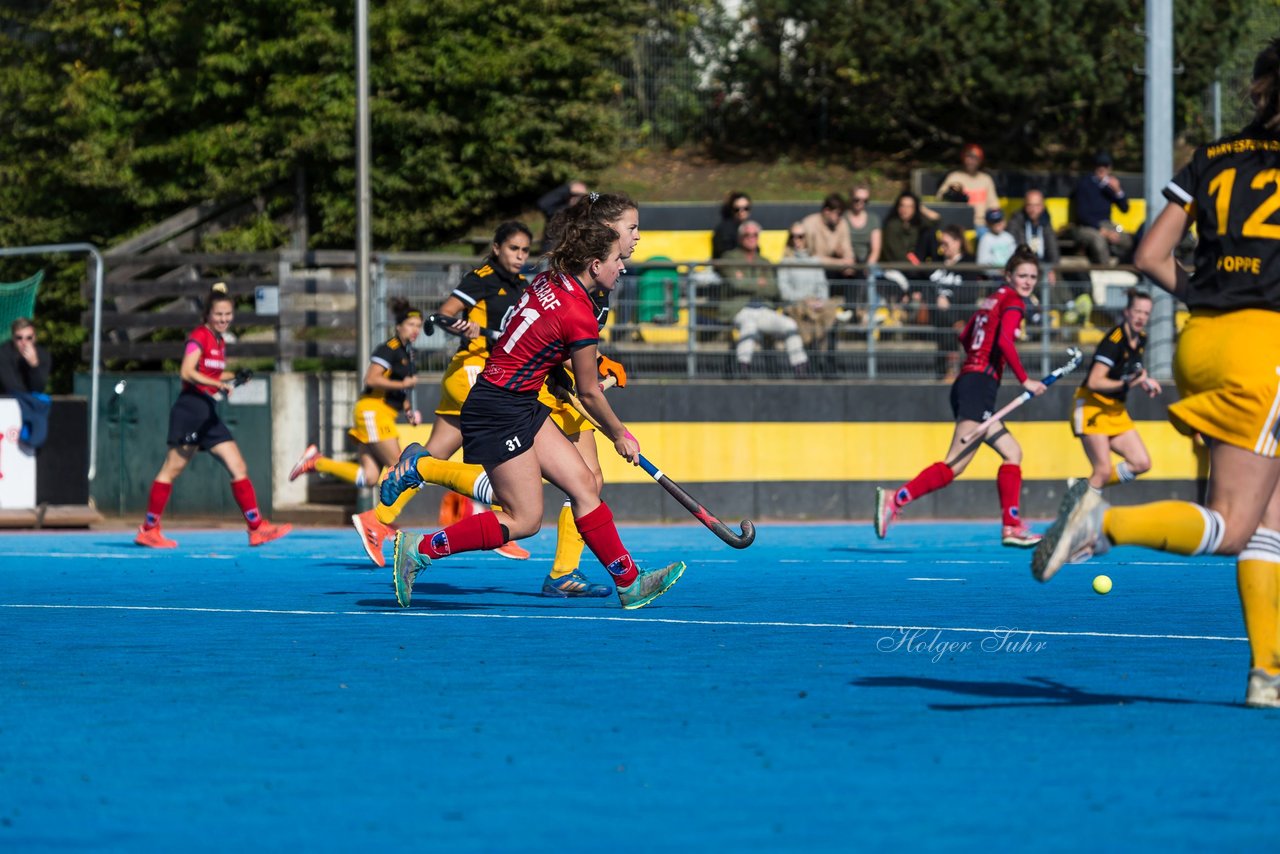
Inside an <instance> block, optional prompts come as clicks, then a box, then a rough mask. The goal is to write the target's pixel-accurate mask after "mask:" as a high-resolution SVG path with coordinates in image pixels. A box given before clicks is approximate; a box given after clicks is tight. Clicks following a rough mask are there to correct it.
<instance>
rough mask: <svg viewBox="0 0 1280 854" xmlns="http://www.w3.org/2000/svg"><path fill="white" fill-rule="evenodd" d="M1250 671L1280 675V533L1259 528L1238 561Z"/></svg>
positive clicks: (1238, 579)
mask: <svg viewBox="0 0 1280 854" xmlns="http://www.w3.org/2000/svg"><path fill="white" fill-rule="evenodd" d="M1236 584H1237V585H1238V586H1239V588H1240V607H1241V609H1242V610H1243V611H1244V628H1245V632H1246V633H1247V634H1248V635H1249V651H1250V654H1251V663H1250V667H1261V668H1262V669H1264V670H1266V671H1267V672H1268V673H1280V532H1276V531H1272V530H1270V529H1267V528H1259V529H1258V530H1257V531H1255V532H1254V535H1253V537H1252V538H1251V539H1250V540H1249V543H1248V545H1246V546H1245V547H1244V551H1242V552H1240V557H1239V559H1238V560H1237V561H1236Z"/></svg>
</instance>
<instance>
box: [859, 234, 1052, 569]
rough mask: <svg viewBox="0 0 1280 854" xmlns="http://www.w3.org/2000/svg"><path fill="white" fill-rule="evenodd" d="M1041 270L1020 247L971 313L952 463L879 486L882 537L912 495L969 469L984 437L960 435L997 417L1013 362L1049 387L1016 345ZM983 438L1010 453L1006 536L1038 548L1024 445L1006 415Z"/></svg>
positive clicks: (1003, 473)
mask: <svg viewBox="0 0 1280 854" xmlns="http://www.w3.org/2000/svg"><path fill="white" fill-rule="evenodd" d="M1039 277H1040V263H1039V259H1038V258H1037V257H1036V255H1035V253H1034V252H1032V251H1031V250H1030V249H1028V248H1027V247H1026V246H1019V247H1018V249H1017V251H1015V252H1014V253H1013V256H1012V257H1011V258H1010V259H1009V261H1008V263H1007V264H1005V268H1004V284H1003V285H1001V286H1000V288H999V289H997V290H996V292H995V293H994V294H992V295H991V296H989V297H987V298H986V299H985V300H983V302H982V305H981V307H980V308H979V309H978V311H977V312H976V313H975V314H974V315H973V317H971V318H969V322H968V324H966V325H965V327H964V331H963V332H961V333H960V343H961V344H962V345H963V346H964V351H965V360H964V365H963V366H962V367H961V368H960V376H959V377H958V378H957V379H956V381H955V382H954V383H953V384H952V386H951V412H952V414H953V415H954V416H955V419H956V426H955V430H954V432H953V433H952V435H951V447H950V448H949V449H948V450H947V456H946V460H947V462H936V463H934V464H933V465H931V466H928V467H927V468H925V469H924V470H923V471H921V472H920V473H919V474H917V475H916V476H915V477H914V478H912V479H911V480H910V481H908V482H907V483H905V484H903V485H902V486H900V487H898V489H896V490H894V491H893V492H886V491H885V490H884V489H883V488H877V489H876V516H875V526H876V536H878V537H880V538H881V539H883V538H884V536H885V532H886V531H887V530H888V527H889V523H890V522H891V521H893V520H894V519H896V518H897V516H898V513H899V512H901V510H902V508H903V507H905V506H906V505H907V504H909V503H910V502H912V501H914V500H916V499H917V498H921V497H922V496H925V495H928V494H929V493H930V492H935V491H936V490H939V489H942V488H943V487H945V486H947V485H948V484H949V483H951V481H953V480H955V478H956V476H957V475H959V474H960V473H961V472H963V471H964V470H965V468H966V467H968V465H969V461H970V460H972V459H973V454H974V452H975V451H976V450H977V449H978V447H979V445H980V444H981V443H979V442H971V443H969V444H968V445H967V446H966V445H962V444H961V443H960V437H962V436H965V435H968V434H969V433H971V432H972V431H973V430H974V429H975V428H976V427H977V426H978V425H979V424H981V423H982V422H983V421H985V420H986V419H987V418H989V417H991V413H992V412H994V411H995V409H996V393H997V392H998V391H999V389H1000V379H1001V377H1002V376H1003V375H1004V367H1005V365H1008V366H1009V369H1010V370H1012V371H1013V374H1014V376H1016V377H1017V378H1018V382H1020V383H1021V384H1022V387H1023V388H1024V389H1026V390H1027V391H1029V392H1031V393H1032V394H1034V395H1040V394H1044V390H1045V386H1044V383H1042V382H1040V381H1039V380H1035V379H1031V378H1030V377H1028V376H1027V372H1026V370H1024V369H1023V367H1022V361H1021V359H1019V358H1018V351H1017V348H1016V347H1015V343H1016V341H1017V338H1018V335H1019V334H1020V332H1019V328H1020V326H1021V324H1022V318H1023V314H1024V312H1025V302H1024V301H1025V300H1026V299H1027V297H1029V296H1031V294H1032V292H1033V291H1035V288H1036V282H1037V281H1038V280H1039ZM983 442H985V443H986V444H988V445H990V446H991V447H992V448H993V449H994V450H995V452H996V453H998V454H999V455H1000V457H1001V458H1002V459H1003V460H1004V463H1003V464H1002V465H1001V466H1000V469H999V471H998V472H997V473H996V489H997V491H998V492H999V495H1000V507H1001V511H1002V526H1001V531H1000V541H1001V542H1002V543H1003V544H1004V545H1006V546H1018V547H1023V548H1027V547H1031V546H1034V545H1035V544H1036V543H1037V542H1039V541H1040V535H1039V534H1034V533H1032V532H1031V531H1029V530H1027V527H1026V526H1025V525H1024V524H1023V523H1022V518H1021V515H1020V514H1019V512H1018V498H1019V495H1020V493H1021V492H1022V447H1021V446H1020V445H1019V444H1018V441H1017V440H1016V439H1014V438H1013V434H1012V433H1010V432H1009V430H1008V428H1007V427H1005V426H1004V424H1003V423H1002V422H999V421H996V422H994V423H993V424H992V425H991V426H990V427H989V428H988V429H987V432H986V436H985V438H984V439H983Z"/></svg>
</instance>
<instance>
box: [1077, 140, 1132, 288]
mask: <svg viewBox="0 0 1280 854" xmlns="http://www.w3.org/2000/svg"><path fill="white" fill-rule="evenodd" d="M1072 200H1073V201H1074V202H1075V212H1076V213H1075V239H1076V241H1077V242H1078V243H1079V244H1080V245H1081V246H1082V247H1083V248H1084V250H1085V252H1086V254H1088V256H1089V262H1090V263H1092V264H1114V263H1116V262H1117V260H1118V259H1119V257H1120V256H1122V255H1124V254H1125V253H1127V252H1129V251H1130V250H1131V249H1132V248H1133V235H1130V234H1125V233H1124V229H1122V228H1121V227H1120V226H1118V225H1116V224H1115V223H1114V222H1112V221H1111V206H1112V205H1115V206H1116V207H1118V208H1119V209H1120V210H1121V211H1122V212H1128V210H1129V199H1128V198H1127V197H1126V196H1125V194H1124V188H1123V187H1121V186H1120V179H1119V178H1117V177H1116V176H1115V175H1113V174H1111V155H1110V154H1108V153H1107V152H1105V151H1099V152H1098V153H1097V155H1096V156H1095V157H1094V158H1093V171H1092V172H1091V173H1089V174H1088V175H1081V176H1080V180H1079V181H1077V182H1076V189H1075V193H1074V195H1073V196H1072Z"/></svg>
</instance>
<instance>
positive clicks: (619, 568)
mask: <svg viewBox="0 0 1280 854" xmlns="http://www.w3.org/2000/svg"><path fill="white" fill-rule="evenodd" d="M573 524H575V525H577V526H578V533H579V534H582V539H583V541H584V542H586V544H587V548H589V549H591V553H592V554H593V555H595V556H596V560H598V561H600V563H602V564H604V568H605V569H607V570H609V574H610V575H612V576H613V582H614V584H616V585H618V586H619V587H628V586H630V585H631V583H632V582H633V581H635V580H636V576H637V575H639V574H640V570H639V569H637V568H636V564H635V561H633V560H632V559H631V555H629V554H627V549H626V547H625V546H624V545H622V539H621V538H620V537H619V536H618V527H617V526H616V525H614V524H613V511H612V510H610V509H609V505H608V504H605V503H604V502H603V501H602V502H600V506H599V507H597V508H596V509H595V510H592V511H591V512H590V513H588V514H587V515H585V516H579V517H578V518H577V519H574V520H573Z"/></svg>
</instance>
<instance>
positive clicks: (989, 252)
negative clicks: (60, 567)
mask: <svg viewBox="0 0 1280 854" xmlns="http://www.w3.org/2000/svg"><path fill="white" fill-rule="evenodd" d="M986 222H987V233H986V234H984V235H982V236H981V237H979V238H978V263H979V264H982V265H984V266H988V267H991V268H993V269H994V270H997V271H999V270H1002V269H1004V265H1005V262H1007V261H1008V260H1009V259H1010V258H1012V257H1013V252H1014V250H1015V249H1017V248H1018V240H1017V238H1016V237H1014V236H1013V235H1012V234H1011V233H1010V232H1009V229H1008V227H1007V226H1008V223H1007V222H1006V221H1005V218H1004V212H1003V211H1001V210H1000V209H999V208H992V209H991V210H989V211H987V215H986Z"/></svg>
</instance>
